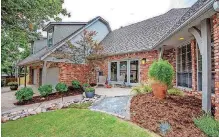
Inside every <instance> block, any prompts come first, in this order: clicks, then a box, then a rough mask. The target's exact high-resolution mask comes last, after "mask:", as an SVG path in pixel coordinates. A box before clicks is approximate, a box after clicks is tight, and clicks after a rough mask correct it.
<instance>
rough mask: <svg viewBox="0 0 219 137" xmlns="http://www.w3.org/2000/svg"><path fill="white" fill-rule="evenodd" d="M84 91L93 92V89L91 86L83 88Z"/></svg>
mask: <svg viewBox="0 0 219 137" xmlns="http://www.w3.org/2000/svg"><path fill="white" fill-rule="evenodd" d="M85 92H95V89H94V88H92V87H88V88H85Z"/></svg>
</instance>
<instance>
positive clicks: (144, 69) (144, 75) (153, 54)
mask: <svg viewBox="0 0 219 137" xmlns="http://www.w3.org/2000/svg"><path fill="white" fill-rule="evenodd" d="M143 58H146V63H145V64H141V59H143ZM129 59H139V60H140V62H139V63H140V82H144V81H147V79H148V69H149V66H150V65H151V64H152V63H153V61H154V60H157V59H158V52H157V51H156V50H154V51H146V52H139V53H129V54H123V55H114V56H109V57H107V58H106V59H105V60H104V61H103V63H102V64H101V65H100V66H99V68H100V70H101V71H103V74H104V75H105V76H107V75H108V62H110V61H118V60H129Z"/></svg>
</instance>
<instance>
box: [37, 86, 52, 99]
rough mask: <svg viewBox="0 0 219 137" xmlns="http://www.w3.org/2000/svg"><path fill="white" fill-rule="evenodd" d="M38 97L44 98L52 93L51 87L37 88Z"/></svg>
mask: <svg viewBox="0 0 219 137" xmlns="http://www.w3.org/2000/svg"><path fill="white" fill-rule="evenodd" d="M38 90H39V92H40V95H41V96H43V97H45V96H48V95H49V94H50V93H52V85H42V86H40V87H39V88H38Z"/></svg>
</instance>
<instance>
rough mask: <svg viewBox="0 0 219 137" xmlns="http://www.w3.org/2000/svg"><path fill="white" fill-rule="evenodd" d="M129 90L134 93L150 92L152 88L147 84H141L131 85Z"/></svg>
mask: <svg viewBox="0 0 219 137" xmlns="http://www.w3.org/2000/svg"><path fill="white" fill-rule="evenodd" d="M131 92H133V93H134V94H145V93H151V92H152V88H151V87H150V86H149V85H148V84H141V85H140V86H135V87H132V90H131Z"/></svg>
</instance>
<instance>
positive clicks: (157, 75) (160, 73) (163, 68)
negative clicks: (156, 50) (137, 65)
mask: <svg viewBox="0 0 219 137" xmlns="http://www.w3.org/2000/svg"><path fill="white" fill-rule="evenodd" d="M148 75H149V77H150V79H154V80H155V81H159V82H162V83H164V84H166V85H167V86H169V85H171V82H172V80H173V76H174V69H173V67H172V65H171V64H170V63H169V62H168V61H164V60H158V61H155V62H153V64H152V65H151V66H150V68H149V73H148Z"/></svg>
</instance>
